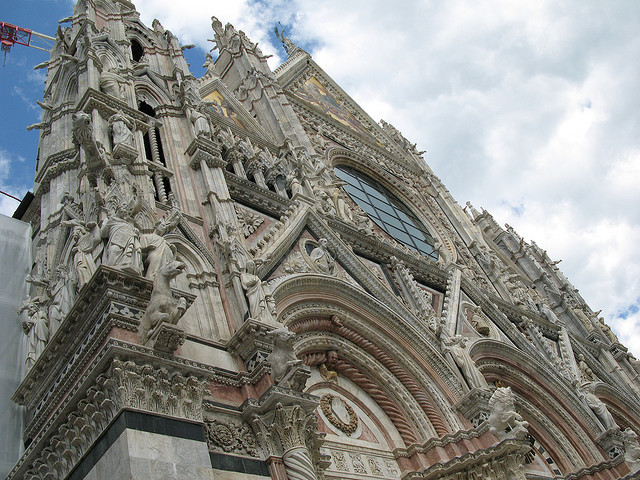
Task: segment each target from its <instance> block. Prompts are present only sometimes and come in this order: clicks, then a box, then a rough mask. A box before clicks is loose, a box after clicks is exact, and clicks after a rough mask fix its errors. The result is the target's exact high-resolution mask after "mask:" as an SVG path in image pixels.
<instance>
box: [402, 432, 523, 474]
mask: <svg viewBox="0 0 640 480" xmlns="http://www.w3.org/2000/svg"><path fill="white" fill-rule="evenodd" d="M530 451H531V446H530V444H529V443H528V442H525V441H521V440H505V441H504V442H502V443H500V444H498V445H497V446H495V447H491V448H488V449H483V450H478V451H476V452H473V453H468V454H466V455H462V456H460V457H456V458H454V459H452V460H450V461H448V462H446V463H436V464H435V465H433V466H431V467H429V468H428V469H426V470H424V471H422V472H413V473H409V474H408V475H406V476H405V477H403V478H406V479H411V480H414V479H423V480H436V479H437V480H475V479H476V478H482V479H484V480H502V479H505V478H508V479H510V480H525V479H526V476H525V471H524V466H525V463H526V458H527V455H528V454H529V452H530Z"/></svg>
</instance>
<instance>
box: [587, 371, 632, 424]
mask: <svg viewBox="0 0 640 480" xmlns="http://www.w3.org/2000/svg"><path fill="white" fill-rule="evenodd" d="M594 393H595V395H596V396H597V397H598V398H600V400H602V401H603V402H604V403H605V404H606V405H607V407H608V409H609V412H611V414H612V415H613V418H614V419H615V420H616V423H618V426H620V428H621V429H622V430H624V429H625V428H627V427H630V428H631V429H632V430H635V431H636V432H638V431H640V422H639V421H638V419H639V418H640V407H639V406H638V403H637V402H634V401H633V400H632V399H629V398H628V397H627V396H626V395H624V394H623V393H622V392H621V391H619V390H617V389H616V388H614V387H612V386H611V385H608V384H606V383H598V384H597V385H596V388H595V390H594Z"/></svg>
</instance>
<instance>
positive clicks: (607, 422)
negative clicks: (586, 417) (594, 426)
mask: <svg viewBox="0 0 640 480" xmlns="http://www.w3.org/2000/svg"><path fill="white" fill-rule="evenodd" d="M592 389H593V385H592V384H588V385H587V386H586V387H584V388H580V389H579V390H578V394H579V395H580V396H581V398H582V400H583V401H584V402H585V403H586V404H587V405H588V406H589V408H590V409H591V410H593V413H595V414H596V417H598V419H599V420H600V422H602V424H603V425H604V427H605V428H606V429H607V430H610V429H617V428H619V427H618V425H617V424H616V421H615V420H614V419H613V415H611V412H609V409H608V408H607V406H606V405H605V404H604V402H603V401H602V400H600V399H599V398H598V397H597V396H596V395H595V394H594V393H593V391H591V390H592Z"/></svg>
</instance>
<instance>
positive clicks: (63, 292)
mask: <svg viewBox="0 0 640 480" xmlns="http://www.w3.org/2000/svg"><path fill="white" fill-rule="evenodd" d="M55 281H56V282H55V284H54V285H53V287H52V288H51V292H50V296H51V304H50V305H49V329H50V333H51V335H53V334H54V333H56V330H58V327H60V324H61V323H62V320H64V317H65V316H66V315H67V313H69V310H71V307H72V306H73V300H74V297H75V291H76V283H77V282H76V280H75V278H74V276H73V274H72V273H71V272H70V271H69V267H67V266H66V265H65V264H63V263H61V264H59V265H58V266H57V267H56V272H55Z"/></svg>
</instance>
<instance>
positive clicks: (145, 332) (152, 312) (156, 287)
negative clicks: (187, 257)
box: [138, 260, 187, 344]
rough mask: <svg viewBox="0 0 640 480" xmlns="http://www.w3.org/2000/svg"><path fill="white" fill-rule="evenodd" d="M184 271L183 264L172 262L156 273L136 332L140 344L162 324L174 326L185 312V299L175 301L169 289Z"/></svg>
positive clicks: (145, 341)
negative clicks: (171, 283) (172, 282)
mask: <svg viewBox="0 0 640 480" xmlns="http://www.w3.org/2000/svg"><path fill="white" fill-rule="evenodd" d="M184 269H185V264H184V263H182V262H179V261H177V260H172V261H170V262H168V263H166V264H164V265H163V266H162V267H161V268H160V269H159V270H158V271H157V272H156V275H155V278H154V281H153V290H152V291H151V299H150V300H149V305H148V306H147V309H146V310H145V312H144V315H143V316H142V320H141V321H140V328H139V331H138V337H139V338H140V342H141V343H142V344H145V343H147V341H148V340H149V338H150V337H151V336H152V335H153V333H154V330H155V329H156V328H157V327H158V326H160V325H161V324H162V323H170V324H171V325H176V324H177V323H178V320H180V319H181V318H182V315H184V312H185V311H186V310H187V301H186V299H185V298H184V297H181V298H180V300H178V301H176V300H175V299H174V298H173V293H172V292H171V288H170V287H169V282H170V281H171V280H173V279H174V278H175V277H177V276H178V275H180V273H181V272H182V271H183V270H184Z"/></svg>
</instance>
